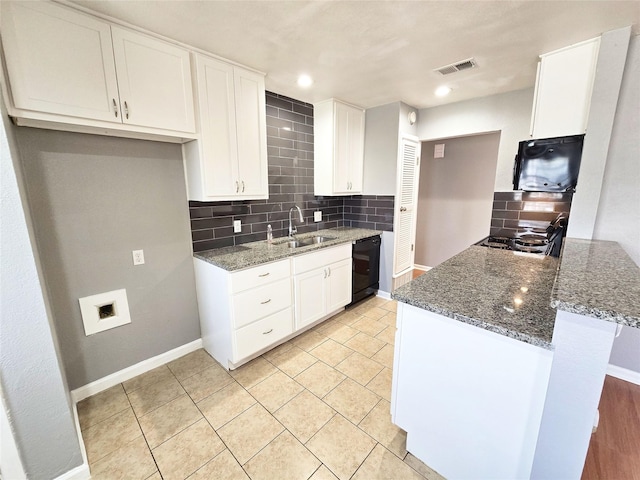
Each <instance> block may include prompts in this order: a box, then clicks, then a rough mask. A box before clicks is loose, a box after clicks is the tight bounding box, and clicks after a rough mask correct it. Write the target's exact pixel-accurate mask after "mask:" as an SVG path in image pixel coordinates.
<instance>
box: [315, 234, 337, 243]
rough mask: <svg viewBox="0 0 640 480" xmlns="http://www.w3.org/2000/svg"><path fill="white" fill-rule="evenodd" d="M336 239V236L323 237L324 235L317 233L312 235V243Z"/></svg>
mask: <svg viewBox="0 0 640 480" xmlns="http://www.w3.org/2000/svg"><path fill="white" fill-rule="evenodd" d="M334 239H335V237H323V236H322V235H316V236H315V237H311V243H322V242H327V241H329V240H334Z"/></svg>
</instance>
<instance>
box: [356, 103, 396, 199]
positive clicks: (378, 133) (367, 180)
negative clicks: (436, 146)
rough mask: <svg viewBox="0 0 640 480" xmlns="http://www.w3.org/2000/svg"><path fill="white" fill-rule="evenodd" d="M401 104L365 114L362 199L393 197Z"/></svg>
mask: <svg viewBox="0 0 640 480" xmlns="http://www.w3.org/2000/svg"><path fill="white" fill-rule="evenodd" d="M399 116H400V104H399V103H397V102H396V103H389V104H387V105H381V106H379V107H374V108H369V109H367V111H366V112H365V125H366V127H365V131H364V177H363V184H362V185H363V187H362V190H363V193H364V195H395V194H396V172H397V161H398V120H399Z"/></svg>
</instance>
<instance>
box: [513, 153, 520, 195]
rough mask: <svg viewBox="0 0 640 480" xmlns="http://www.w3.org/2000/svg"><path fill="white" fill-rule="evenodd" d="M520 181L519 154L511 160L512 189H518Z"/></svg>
mask: <svg viewBox="0 0 640 480" xmlns="http://www.w3.org/2000/svg"><path fill="white" fill-rule="evenodd" d="M519 180H520V153H518V154H517V155H516V157H515V158H514V160H513V189H514V190H517V189H518V186H519V185H518V183H520V182H519Z"/></svg>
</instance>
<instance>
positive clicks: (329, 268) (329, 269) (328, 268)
mask: <svg viewBox="0 0 640 480" xmlns="http://www.w3.org/2000/svg"><path fill="white" fill-rule="evenodd" d="M327 270H328V271H329V274H328V275H327V277H330V276H331V267H327Z"/></svg>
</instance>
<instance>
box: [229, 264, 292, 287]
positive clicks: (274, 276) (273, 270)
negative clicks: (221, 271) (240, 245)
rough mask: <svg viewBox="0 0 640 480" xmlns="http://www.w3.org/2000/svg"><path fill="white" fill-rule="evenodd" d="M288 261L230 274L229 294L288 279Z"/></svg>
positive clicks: (289, 269)
mask: <svg viewBox="0 0 640 480" xmlns="http://www.w3.org/2000/svg"><path fill="white" fill-rule="evenodd" d="M290 272H291V268H290V266H289V259H286V260H280V261H279V262H272V263H265V264H264V265H260V266H258V267H253V268H248V269H246V270H242V271H240V272H236V273H233V274H231V292H232V293H238V292H242V291H244V290H248V289H250V288H255V287H261V286H262V285H266V284H268V283H271V282H273V281H276V280H281V279H283V278H287V277H289V275H290Z"/></svg>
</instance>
